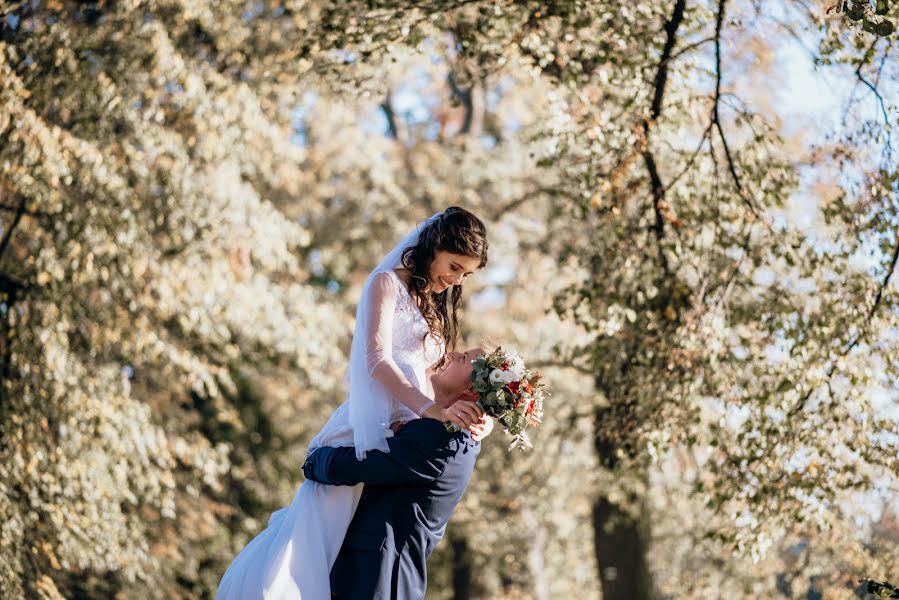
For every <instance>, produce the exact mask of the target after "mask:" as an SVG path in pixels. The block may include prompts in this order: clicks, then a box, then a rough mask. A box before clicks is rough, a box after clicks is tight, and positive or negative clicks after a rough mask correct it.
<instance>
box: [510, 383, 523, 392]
mask: <svg viewBox="0 0 899 600" xmlns="http://www.w3.org/2000/svg"><path fill="white" fill-rule="evenodd" d="M519 385H521V384H520V383H519V382H517V381H513V382H511V383H509V385H508V388H509V391H510V392H512V393H513V394H517V393H518V386H519Z"/></svg>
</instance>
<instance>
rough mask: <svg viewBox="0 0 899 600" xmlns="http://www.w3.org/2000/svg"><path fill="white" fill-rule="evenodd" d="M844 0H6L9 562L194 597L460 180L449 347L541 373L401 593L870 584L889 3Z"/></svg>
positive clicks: (84, 584)
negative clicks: (478, 264)
mask: <svg viewBox="0 0 899 600" xmlns="http://www.w3.org/2000/svg"><path fill="white" fill-rule="evenodd" d="M847 4H851V5H852V6H848V5H847ZM862 4H866V5H867V4H868V3H861V2H851V3H836V4H835V3H833V2H824V1H817V0H789V1H784V2H780V3H770V2H767V3H766V2H761V1H759V0H730V1H725V0H719V1H717V2H715V1H711V0H695V1H692V0H691V1H689V2H688V1H686V0H670V1H666V2H653V1H649V0H609V1H604V2H588V1H583V0H569V1H553V2H535V1H529V0H506V1H502V2H485V1H480V0H452V1H447V2H430V1H428V2H415V3H412V2H398V1H392V0H391V1H388V0H383V1H379V0H369V1H355V0H348V1H341V2H330V1H327V0H319V1H306V0H293V1H290V0H257V1H250V2H247V1H243V0H241V1H236V0H219V1H212V0H190V1H188V0H146V1H141V0H105V1H89V2H74V1H69V0H43V1H42V0H28V1H12V2H10V1H6V2H3V3H0V107H2V110H0V226H2V229H0V372H2V388H0V393H2V397H0V435H2V438H0V596H2V597H4V598H19V597H27V598H112V597H115V598H166V599H171V598H211V597H212V596H213V594H214V590H215V587H216V585H217V584H218V581H219V578H220V577H221V574H222V573H223V572H224V569H225V567H226V566H227V565H228V563H229V562H230V560H231V559H232V558H233V556H234V555H235V554H236V552H237V551H239V549H240V548H242V547H243V545H244V544H245V543H246V542H247V541H248V540H249V539H251V538H252V537H253V536H254V535H255V534H256V533H258V532H259V531H260V530H261V529H262V528H263V527H264V525H265V522H266V520H267V518H268V515H269V514H270V512H271V511H273V510H275V509H277V508H279V507H281V506H283V505H285V504H287V503H288V502H289V501H290V499H291V497H292V495H293V493H294V492H295V490H296V488H297V486H298V485H299V483H300V482H301V479H302V472H301V464H302V457H303V453H304V451H305V444H306V443H307V442H308V440H309V439H310V438H311V436H312V435H313V434H314V433H315V431H316V430H317V429H318V428H319V427H320V426H321V424H322V423H323V422H324V420H325V419H326V418H327V416H328V414H329V413H330V411H331V410H333V408H334V407H336V406H337V404H339V402H341V401H342V399H343V397H344V389H343V383H342V380H343V375H344V372H345V365H346V361H347V354H348V348H349V342H350V335H351V332H352V320H353V315H354V309H355V303H356V300H357V299H358V296H359V293H360V288H361V284H362V283H363V281H364V279H365V277H366V275H367V274H368V272H369V270H370V269H371V268H372V267H373V266H374V264H376V263H377V261H378V260H379V258H380V257H381V256H383V254H384V253H385V252H386V251H387V250H388V249H389V248H390V247H392V245H393V244H394V243H395V241H396V240H397V239H399V238H400V237H401V236H402V235H404V234H405V233H406V232H408V231H409V230H410V228H411V227H412V226H414V224H415V223H417V222H420V221H421V220H423V219H424V218H426V217H427V216H429V215H431V214H432V213H433V212H435V211H437V210H440V209H442V208H444V207H446V206H449V205H454V204H458V205H463V206H465V207H467V208H469V209H471V210H473V211H474V212H476V213H477V214H479V215H480V216H481V217H482V218H483V219H484V221H485V222H486V224H487V226H488V230H489V233H490V239H491V246H490V252H491V254H490V264H489V266H488V267H487V268H486V269H485V270H484V271H483V272H480V273H478V274H477V275H476V276H474V277H472V278H471V280H470V282H469V283H468V284H467V285H466V312H465V317H464V319H465V327H466V330H465V340H466V344H467V345H468V346H472V345H475V344H477V343H479V342H480V341H482V340H483V339H485V338H489V339H491V340H492V341H494V342H497V343H501V344H503V345H505V346H514V347H516V348H517V349H518V350H519V351H521V352H522V353H523V354H524V355H525V356H526V357H527V358H528V360H529V362H530V363H531V364H533V365H536V366H538V368H540V369H541V370H543V371H544V372H545V374H546V375H547V377H548V379H549V382H550V386H551V389H552V391H553V396H552V399H551V401H550V402H548V404H547V410H548V418H547V420H546V423H545V426H544V427H542V428H541V430H540V431H539V432H538V433H537V434H536V436H535V438H534V441H535V446H536V451H534V452H531V453H530V454H527V455H524V456H521V455H519V456H514V457H511V456H510V455H509V454H508V453H507V451H506V445H505V442H504V440H503V439H502V435H501V434H495V435H494V436H493V438H491V439H488V440H487V441H486V442H485V445H484V446H485V448H484V452H483V453H482V455H481V460H480V461H479V464H478V467H477V470H476V473H475V475H474V477H473V480H472V483H471V486H470V488H469V490H468V492H467V494H466V496H465V498H464V500H463V503H462V505H461V506H460V508H459V510H458V511H457V514H456V516H455V517H454V519H453V521H452V522H451V523H450V526H449V528H448V530H447V535H446V538H445V540H444V541H443V542H442V544H441V546H440V547H439V549H438V551H437V553H436V554H435V556H434V557H433V558H432V560H431V561H430V564H429V584H430V585H429V598H435V599H451V598H452V599H468V598H477V599H480V598H533V599H535V600H542V599H546V598H551V597H558V598H568V597H579V598H597V599H598V598H605V599H617V598H628V599H633V598H712V597H727V598H743V597H745V598H759V597H772V598H773V597H789V598H844V597H851V596H858V597H862V596H863V595H864V593H865V591H864V590H865V586H864V584H863V583H861V582H860V579H861V578H862V577H866V576H867V577H871V578H873V579H875V580H884V579H890V578H892V580H893V581H895V580H896V579H897V572H896V570H895V568H896V565H897V564H899V552H897V548H899V544H897V542H899V525H897V519H899V517H897V514H899V504H897V501H896V498H897V492H899V483H897V477H896V473H897V472H899V432H897V422H899V403H897V389H896V381H897V377H896V376H897V374H899V373H897V371H899V337H897V333H899V329H897V299H899V297H897V287H896V277H894V271H895V267H896V263H897V259H899V236H897V216H899V202H897V171H896V156H895V154H894V151H893V145H894V143H895V133H894V131H895V128H896V125H897V124H899V123H897V119H899V117H897V115H899V111H897V103H899V89H897V88H899V84H897V82H899V71H897V64H896V54H897V50H899V49H897V47H896V37H895V34H884V31H885V30H884V27H885V26H882V27H881V31H875V30H873V29H876V27H874V26H875V25H878V24H879V23H881V22H883V21H886V20H888V19H892V20H895V19H896V17H897V16H899V13H897V12H896V11H897V8H896V7H895V6H892V4H895V3H887V2H879V1H878V2H876V3H873V2H872V3H870V6H869V7H868V8H867V9H864V7H861V5H862ZM856 5H858V6H856ZM834 7H836V8H834ZM860 7H861V8H862V9H863V10H867V11H868V12H865V13H864V14H863V15H862V17H863V18H862V19H855V18H854V16H857V14H858V10H859V9H860ZM881 9H883V10H881ZM849 13H851V14H849ZM869 13H870V14H869ZM867 21H871V23H872V25H869V26H865V25H864V22H867ZM872 28H873V29H872Z"/></svg>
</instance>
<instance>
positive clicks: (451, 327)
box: [402, 206, 487, 350]
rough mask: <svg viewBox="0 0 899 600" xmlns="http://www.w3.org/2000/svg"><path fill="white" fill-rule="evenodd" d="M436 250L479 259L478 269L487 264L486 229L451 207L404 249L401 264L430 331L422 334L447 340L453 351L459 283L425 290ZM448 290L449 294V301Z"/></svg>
mask: <svg viewBox="0 0 899 600" xmlns="http://www.w3.org/2000/svg"><path fill="white" fill-rule="evenodd" d="M439 250H445V251H447V252H452V253H453V254H462V255H464V256H471V257H473V258H477V259H478V260H479V261H480V263H479V264H478V268H479V269H480V268H483V267H484V266H485V265H486V264H487V228H486V227H484V223H482V222H481V220H480V219H479V218H477V217H476V216H475V215H474V214H472V213H471V212H469V211H467V210H465V209H464V208H460V207H458V206H451V207H449V208H447V209H446V210H445V211H443V214H441V215H440V216H439V217H437V218H436V219H434V221H432V222H431V223H430V224H429V225H428V226H427V227H425V228H424V229H423V230H422V232H421V234H419V236H418V243H417V244H416V245H415V246H410V247H409V248H406V249H405V250H403V258H402V264H403V267H405V268H406V269H408V270H409V272H410V273H412V277H411V285H410V287H411V290H410V291H411V292H412V297H413V298H414V299H415V302H416V304H417V305H418V308H419V310H420V311H421V314H422V315H423V316H424V318H425V321H426V322H427V323H428V330H429V332H428V333H427V334H426V335H425V337H427V336H428V335H431V336H434V338H435V339H436V340H437V341H438V342H440V341H443V342H446V343H447V346H448V347H449V349H450V350H455V348H456V343H457V342H458V341H459V307H460V306H461V304H462V286H461V285H454V286H452V287H449V288H447V289H445V290H443V291H442V292H440V293H439V294H435V293H433V292H430V293H426V292H425V289H426V288H427V287H428V281H429V277H428V273H429V272H430V269H431V263H433V262H434V257H435V255H436V254H437V252H438V251H439ZM450 290H452V296H451V298H450V302H449V303H448V302H447V296H449V291H450ZM447 304H449V305H450V306H449V307H448V306H447ZM422 342H424V339H422Z"/></svg>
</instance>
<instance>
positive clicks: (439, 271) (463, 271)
mask: <svg viewBox="0 0 899 600" xmlns="http://www.w3.org/2000/svg"><path fill="white" fill-rule="evenodd" d="M480 264H481V261H480V259H478V258H477V257H474V256H466V255H464V254H454V253H452V252H447V251H446V250H438V251H437V252H436V253H435V254H434V262H432V263H431V270H430V276H431V291H432V292H434V293H435V294H439V293H440V292H442V291H444V290H445V289H446V288H448V287H449V286H451V285H462V283H463V282H464V281H465V279H466V278H467V277H468V276H469V275H471V274H472V273H474V272H475V271H476V270H477V269H478V267H479V266H480Z"/></svg>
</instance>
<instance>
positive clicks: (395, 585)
mask: <svg viewBox="0 0 899 600" xmlns="http://www.w3.org/2000/svg"><path fill="white" fill-rule="evenodd" d="M479 353H481V354H484V351H483V350H481V349H474V350H469V351H467V352H465V353H459V352H451V353H449V354H448V355H447V363H446V364H445V365H444V366H443V367H441V369H440V370H438V371H437V372H436V373H434V374H433V376H432V377H431V382H432V384H433V386H434V400H435V401H436V402H437V404H439V405H440V406H441V407H442V408H446V409H450V410H451V411H453V412H454V413H455V414H457V415H458V416H460V417H461V418H462V419H463V420H464V421H465V422H469V423H476V422H478V421H479V420H480V418H481V416H482V411H481V410H480V409H479V408H478V407H477V406H476V405H475V404H474V402H473V400H477V398H478V395H477V393H476V392H474V391H473V390H472V389H471V370H472V365H471V361H473V360H474V359H475V358H476V357H477V355H478V354H479ZM460 400H468V401H467V402H459V401H460ZM457 402H458V404H457ZM488 422H489V419H488ZM490 428H492V422H491V423H490V426H488V427H487V428H486V429H487V431H486V433H489V429H490ZM486 433H484V432H482V435H481V436H480V437H483V435H486ZM387 444H388V446H389V447H390V452H389V453H383V452H379V451H377V450H371V451H369V452H368V453H367V457H366V458H365V459H364V460H362V461H359V460H356V456H355V451H354V449H353V448H319V449H316V450H314V451H313V452H312V454H311V455H310V456H309V458H308V459H307V461H306V464H305V465H303V473H304V474H305V475H306V478H307V479H312V480H314V481H318V482H320V483H325V484H332V485H355V484H357V483H360V482H361V483H365V484H366V486H365V488H364V489H363V491H362V497H361V499H360V500H359V506H358V508H357V509H356V513H355V515H354V517H353V521H352V523H350V527H349V529H348V530H347V534H346V537H345V538H344V541H343V547H342V548H341V549H340V554H339V555H338V556H337V560H336V562H335V563H334V566H333V568H332V569H331V591H332V594H333V597H334V598H336V599H337V600H372V599H377V600H387V599H400V600H414V599H423V598H424V597H425V589H426V587H427V569H426V565H425V562H426V561H427V559H428V557H429V556H430V555H431V553H432V552H433V551H434V548H435V546H436V545H437V543H438V542H439V541H440V539H441V538H442V537H443V533H444V531H445V529H446V523H447V521H449V518H450V516H451V515H452V513H453V510H454V509H455V508H456V504H458V503H459V500H460V499H461V498H462V493H463V492H464V491H465V486H466V485H467V484H468V479H469V477H470V476H471V471H472V469H473V468H474V463H475V459H476V458H477V457H478V453H479V452H480V450H481V445H480V442H477V441H474V440H473V439H472V438H471V436H469V433H468V432H467V431H460V432H457V433H448V432H447V431H446V428H445V427H444V425H443V423H442V422H440V421H437V420H434V419H426V418H424V419H416V420H414V421H411V422H409V423H408V424H406V425H405V426H404V427H402V428H401V429H400V430H399V431H398V432H397V434H396V435H395V436H394V437H392V438H390V439H388V440H387Z"/></svg>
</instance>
